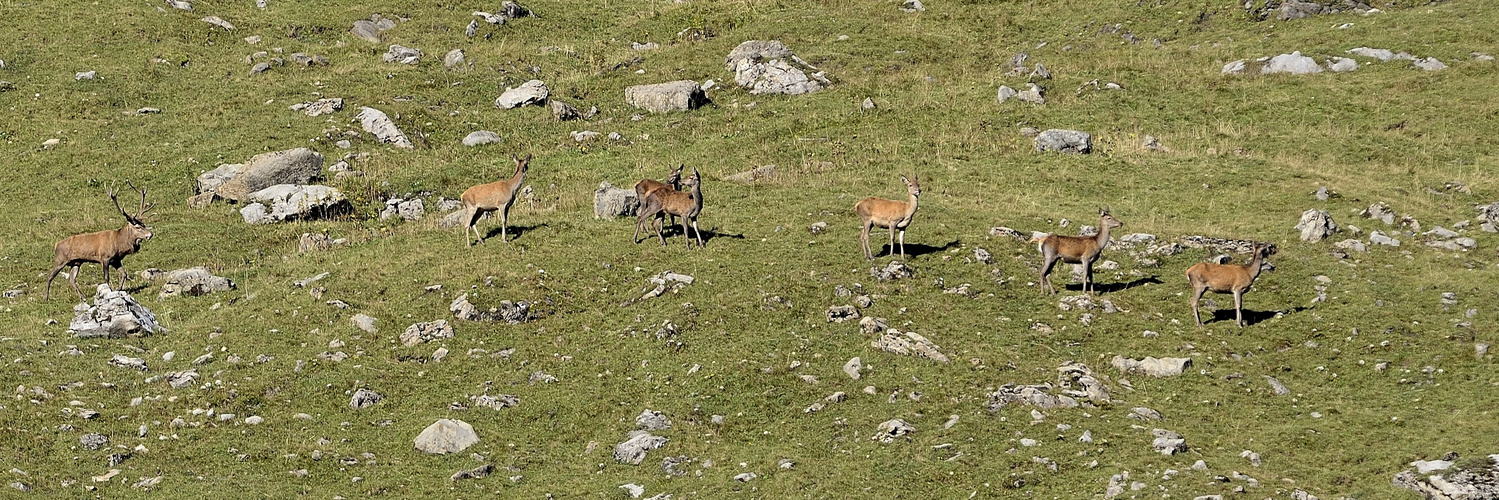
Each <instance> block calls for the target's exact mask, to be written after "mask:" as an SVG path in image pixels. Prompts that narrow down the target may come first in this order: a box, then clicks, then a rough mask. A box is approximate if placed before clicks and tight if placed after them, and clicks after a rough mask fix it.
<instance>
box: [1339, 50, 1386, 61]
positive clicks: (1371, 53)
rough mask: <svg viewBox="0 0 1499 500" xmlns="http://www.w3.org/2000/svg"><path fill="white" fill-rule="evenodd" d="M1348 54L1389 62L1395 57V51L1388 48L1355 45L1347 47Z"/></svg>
mask: <svg viewBox="0 0 1499 500" xmlns="http://www.w3.org/2000/svg"><path fill="white" fill-rule="evenodd" d="M1348 53H1349V54H1353V55H1357V56H1364V57H1368V58H1371V59H1377V60H1379V62H1390V61H1392V60H1394V59H1395V53H1394V52H1391V51H1390V50H1389V49H1372V48H1369V47H1357V48H1352V49H1348Z"/></svg>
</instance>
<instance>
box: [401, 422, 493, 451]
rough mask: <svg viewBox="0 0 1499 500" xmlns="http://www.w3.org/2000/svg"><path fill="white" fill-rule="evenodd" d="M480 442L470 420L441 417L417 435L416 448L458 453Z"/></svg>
mask: <svg viewBox="0 0 1499 500" xmlns="http://www.w3.org/2000/svg"><path fill="white" fill-rule="evenodd" d="M478 442H479V435H478V434H477V433H475V432H474V426H472V425H469V424H468V422H464V421H462V420H453V419H447V418H444V419H441V420H438V421H437V422H434V423H433V424H432V425H429V426H427V428H426V429H425V430H423V431H422V433H421V434H419V435H417V436H416V441H415V445H416V449H418V450H421V451H423V452H427V453H431V454H433V455H445V454H448V453H457V452H460V451H463V450H464V449H467V448H468V447H469V446H473V445H474V443H478Z"/></svg>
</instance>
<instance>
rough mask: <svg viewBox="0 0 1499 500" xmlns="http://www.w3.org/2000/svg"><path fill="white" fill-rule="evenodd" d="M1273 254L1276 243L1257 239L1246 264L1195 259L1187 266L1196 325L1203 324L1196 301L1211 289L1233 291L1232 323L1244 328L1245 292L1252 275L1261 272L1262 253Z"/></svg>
mask: <svg viewBox="0 0 1499 500" xmlns="http://www.w3.org/2000/svg"><path fill="white" fill-rule="evenodd" d="M1274 254H1275V245H1270V244H1265V243H1258V244H1255V245H1254V256H1253V257H1251V258H1250V259H1249V263H1248V264H1214V263H1212V262H1198V263H1197V264H1194V265H1192V267H1189V268H1187V282H1189V283H1191V284H1192V318H1193V319H1195V320H1197V326H1202V316H1201V315H1200V314H1198V312H1197V302H1198V300H1200V299H1202V294H1203V293H1204V292H1207V291H1208V290H1212V291H1214V292H1217V293H1232V294H1234V323H1236V324H1237V325H1239V328H1243V327H1244V292H1247V291H1249V287H1250V286H1251V285H1253V284H1254V279H1255V278H1258V277H1259V276H1260V267H1261V266H1262V265H1263V264H1264V260H1265V257H1268V256H1270V255H1274Z"/></svg>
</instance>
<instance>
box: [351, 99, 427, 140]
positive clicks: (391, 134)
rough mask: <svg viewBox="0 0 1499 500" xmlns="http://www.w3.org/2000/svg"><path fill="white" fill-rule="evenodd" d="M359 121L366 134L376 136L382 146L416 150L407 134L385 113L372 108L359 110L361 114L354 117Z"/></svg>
mask: <svg viewBox="0 0 1499 500" xmlns="http://www.w3.org/2000/svg"><path fill="white" fill-rule="evenodd" d="M354 118H355V119H358V120H359V126H360V127H361V128H363V129H364V131H365V132H369V133H371V134H374V136H375V138H376V139H378V140H379V141H380V142H381V143H382V144H390V145H392V146H395V147H398V148H401V149H414V148H415V147H416V146H415V145H413V144H412V143H411V139H408V138H406V134H405V133H404V132H401V129H400V128H398V127H396V122H395V121H393V120H391V119H390V117H389V116H386V114H385V112H384V111H380V110H378V109H375V108H371V107H361V108H359V114H357V115H354Z"/></svg>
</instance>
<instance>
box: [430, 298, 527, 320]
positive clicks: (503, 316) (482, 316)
mask: <svg viewBox="0 0 1499 500" xmlns="http://www.w3.org/2000/svg"><path fill="white" fill-rule="evenodd" d="M448 310H449V311H452V313H453V317H455V318H458V319H461V320H464V321H504V322H506V323H510V324H518V323H524V322H527V321H530V320H531V303H530V302H526V301H524V300H522V301H519V302H515V303H511V302H510V301H508V300H502V301H500V305H499V307H491V308H489V310H488V311H480V310H479V308H478V307H476V306H474V304H473V303H470V302H469V301H468V294H466V293H465V294H463V295H459V296H458V298H456V299H453V302H452V303H451V304H449V305H448Z"/></svg>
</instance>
